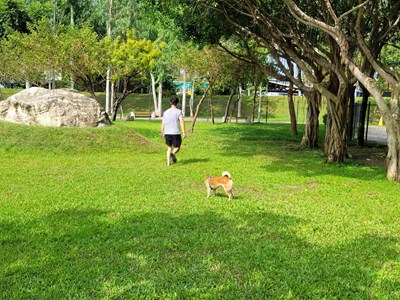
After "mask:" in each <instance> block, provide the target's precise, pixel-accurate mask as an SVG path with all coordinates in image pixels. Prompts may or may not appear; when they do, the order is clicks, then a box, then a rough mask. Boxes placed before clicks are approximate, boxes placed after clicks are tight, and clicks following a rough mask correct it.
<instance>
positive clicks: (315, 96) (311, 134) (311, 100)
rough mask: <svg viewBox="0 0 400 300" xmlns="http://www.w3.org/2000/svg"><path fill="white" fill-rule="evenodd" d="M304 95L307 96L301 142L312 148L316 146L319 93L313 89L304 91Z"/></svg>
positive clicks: (319, 103)
mask: <svg viewBox="0 0 400 300" xmlns="http://www.w3.org/2000/svg"><path fill="white" fill-rule="evenodd" d="M305 96H306V98H307V123H306V127H305V129H304V133H303V138H302V140H301V144H302V145H303V146H307V147H309V148H310V149H314V148H317V147H318V132H319V110H320V105H321V94H320V93H319V92H317V91H313V92H311V93H305Z"/></svg>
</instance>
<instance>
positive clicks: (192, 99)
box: [189, 80, 194, 117]
mask: <svg viewBox="0 0 400 300" xmlns="http://www.w3.org/2000/svg"><path fill="white" fill-rule="evenodd" d="M193 103H194V80H193V82H192V86H191V87H190V100H189V109H190V117H193Z"/></svg>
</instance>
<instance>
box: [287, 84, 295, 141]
mask: <svg viewBox="0 0 400 300" xmlns="http://www.w3.org/2000/svg"><path fill="white" fill-rule="evenodd" d="M288 102H289V114H290V133H291V135H297V120H296V112H295V110H294V101H293V83H292V82H289V90H288Z"/></svg>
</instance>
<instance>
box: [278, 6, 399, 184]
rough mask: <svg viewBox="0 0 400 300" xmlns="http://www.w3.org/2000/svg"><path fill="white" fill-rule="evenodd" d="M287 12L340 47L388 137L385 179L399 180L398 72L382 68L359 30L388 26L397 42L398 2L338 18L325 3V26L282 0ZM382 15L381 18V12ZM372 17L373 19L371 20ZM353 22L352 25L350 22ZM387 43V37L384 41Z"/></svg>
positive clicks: (355, 9) (354, 9)
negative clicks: (384, 89) (372, 100)
mask: <svg viewBox="0 0 400 300" xmlns="http://www.w3.org/2000/svg"><path fill="white" fill-rule="evenodd" d="M284 1H285V3H286V4H287V5H288V7H289V8H290V11H291V13H292V14H293V16H294V17H295V18H296V19H297V20H299V21H301V22H302V23H304V24H305V25H307V26H309V27H312V28H317V29H318V30H321V31H323V32H325V33H327V34H328V35H329V36H331V37H332V39H333V40H334V41H335V42H336V44H337V45H338V46H339V47H340V57H341V59H342V61H343V63H344V64H345V65H346V67H347V68H348V69H349V70H350V71H351V73H352V74H353V75H354V76H355V77H356V78H357V80H358V81H359V82H360V83H361V84H362V85H363V86H364V87H365V88H366V89H367V90H368V91H369V93H370V94H371V95H372V96H373V97H374V98H375V100H376V102H377V105H378V107H379V109H380V111H381V113H382V116H383V119H384V122H385V124H386V130H387V133H388V154H387V156H386V166H387V169H386V177H387V178H388V179H391V180H397V181H399V180H400V117H399V113H400V111H399V110H400V74H399V72H398V70H396V69H394V68H390V66H388V65H385V64H384V61H383V60H381V59H379V57H376V55H374V54H376V53H373V51H371V43H368V38H369V35H366V34H363V32H362V28H365V27H364V26H363V24H365V22H370V21H372V22H376V24H375V25H376V26H378V24H385V23H387V24H389V26H388V28H387V31H386V35H388V36H391V37H392V38H394V39H397V38H398V25H399V23H400V15H399V11H400V2H398V1H376V2H374V4H373V9H366V8H365V7H367V6H368V5H370V3H369V1H361V0H360V1H359V5H357V6H354V7H352V8H351V9H349V10H347V11H345V12H343V13H341V14H338V11H337V9H336V10H335V8H334V7H333V6H332V5H331V4H330V3H329V2H328V1H324V6H325V8H326V10H327V12H328V13H329V16H330V19H331V22H326V21H325V20H321V19H319V18H316V17H313V16H312V15H310V14H307V13H305V12H304V11H303V10H301V9H300V8H299V6H298V5H297V4H296V3H295V2H294V1H292V0H284ZM382 11H384V13H383V14H381V12H382ZM371 13H373V14H374V15H373V16H371ZM352 20H355V23H354V22H352ZM345 21H348V22H350V23H352V24H353V25H354V29H355V33H356V45H355V46H356V47H357V50H358V51H359V53H361V55H362V58H363V59H362V62H361V64H360V63H359V62H357V61H356V60H354V56H353V55H352V52H351V49H350V46H351V45H352V43H351V41H352V38H353V37H352V36H351V35H350V34H349V33H348V32H347V31H346V30H345V28H343V26H342V24H343V23H344V22H345ZM385 39H386V40H390V38H389V39H388V37H387V36H386V37H385ZM365 61H367V62H368V63H369V64H370V65H371V66H372V67H373V69H374V71H375V72H377V73H378V74H379V76H381V77H382V78H383V80H385V82H386V83H387V84H388V86H389V87H390V89H391V94H392V95H391V101H390V104H389V105H388V104H386V102H385V100H384V98H383V96H382V94H383V93H382V90H381V89H380V88H379V87H378V85H377V84H376V83H375V79H374V78H373V77H372V76H371V75H370V73H368V72H365V71H364V70H363V68H362V63H363V62H365Z"/></svg>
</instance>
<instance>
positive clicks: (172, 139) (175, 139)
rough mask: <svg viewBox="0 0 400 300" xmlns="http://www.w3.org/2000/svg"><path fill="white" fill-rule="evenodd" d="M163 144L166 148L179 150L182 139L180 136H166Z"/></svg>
mask: <svg viewBox="0 0 400 300" xmlns="http://www.w3.org/2000/svg"><path fill="white" fill-rule="evenodd" d="M165 143H166V144H167V146H168V147H172V146H173V147H174V148H179V147H180V146H181V144H182V138H181V135H180V134H166V135H165Z"/></svg>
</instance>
